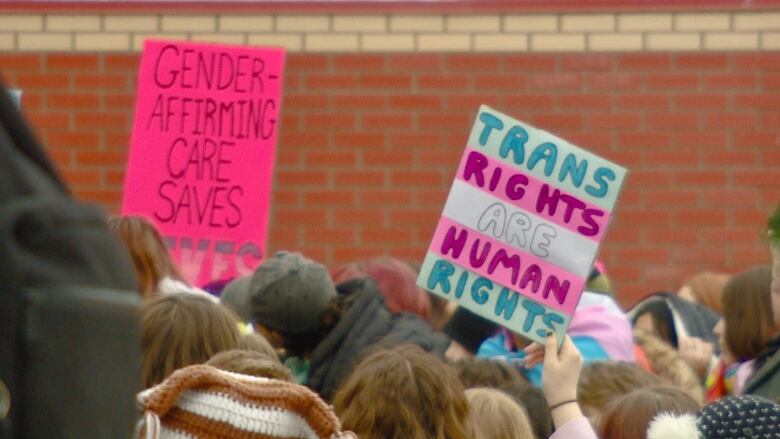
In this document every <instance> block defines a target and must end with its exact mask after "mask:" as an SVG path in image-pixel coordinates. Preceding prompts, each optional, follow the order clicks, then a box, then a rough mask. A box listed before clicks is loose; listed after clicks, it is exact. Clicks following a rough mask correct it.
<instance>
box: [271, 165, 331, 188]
mask: <svg viewBox="0 0 780 439" xmlns="http://www.w3.org/2000/svg"><path fill="white" fill-rule="evenodd" d="M328 181H329V178H328V173H327V172H325V171H314V170H306V171H292V170H283V169H280V170H279V171H278V172H277V173H276V183H277V184H279V186H280V187H296V186H325V185H327V184H328Z"/></svg>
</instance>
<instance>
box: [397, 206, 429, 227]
mask: <svg viewBox="0 0 780 439" xmlns="http://www.w3.org/2000/svg"><path fill="white" fill-rule="evenodd" d="M440 216H441V206H437V209H436V210H430V209H429V210H423V209H394V210H393V211H392V212H390V221H391V222H392V223H393V224H404V225H414V224H417V225H422V226H427V227H431V230H433V226H434V225H435V224H436V222H437V220H438V219H439V217H440Z"/></svg>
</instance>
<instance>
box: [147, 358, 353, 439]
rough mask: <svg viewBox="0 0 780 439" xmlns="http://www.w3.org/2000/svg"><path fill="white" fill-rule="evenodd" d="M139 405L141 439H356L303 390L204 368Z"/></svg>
mask: <svg viewBox="0 0 780 439" xmlns="http://www.w3.org/2000/svg"><path fill="white" fill-rule="evenodd" d="M137 399H138V403H139V405H140V407H141V409H142V410H143V412H144V417H143V420H142V421H141V423H139V428H138V432H137V433H138V434H137V437H139V438H144V439H183V438H209V439H210V438H225V439H227V438H245V439H270V438H300V439H347V438H355V439H356V438H357V436H355V435H354V434H353V433H349V432H342V431H341V424H340V422H339V420H338V418H337V417H336V415H335V414H334V413H333V410H332V409H331V407H330V406H328V405H327V404H326V403H325V402H324V401H322V399H320V397H319V396H317V394H316V393H314V392H313V391H311V390H309V389H308V388H306V387H304V386H301V385H297V384H292V383H288V382H285V381H279V380H274V379H268V378H257V377H251V376H247V375H239V374H235V373H231V372H226V371H223V370H219V369H216V368H214V367H211V366H206V365H196V366H189V367H186V368H183V369H180V370H177V371H176V372H174V373H173V374H172V375H171V376H169V377H168V378H167V379H166V380H165V381H163V382H162V383H160V384H159V385H157V386H155V387H152V388H150V389H147V390H145V391H143V392H141V393H139V394H138V398H137Z"/></svg>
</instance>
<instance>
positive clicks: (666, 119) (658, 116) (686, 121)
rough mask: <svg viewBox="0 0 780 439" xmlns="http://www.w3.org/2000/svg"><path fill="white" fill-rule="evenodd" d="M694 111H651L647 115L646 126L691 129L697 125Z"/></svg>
mask: <svg viewBox="0 0 780 439" xmlns="http://www.w3.org/2000/svg"><path fill="white" fill-rule="evenodd" d="M697 119H698V117H697V114H696V113H687V112H686V113H651V114H648V115H647V128H648V129H651V130H665V129H691V128H693V127H696V126H698V120H697Z"/></svg>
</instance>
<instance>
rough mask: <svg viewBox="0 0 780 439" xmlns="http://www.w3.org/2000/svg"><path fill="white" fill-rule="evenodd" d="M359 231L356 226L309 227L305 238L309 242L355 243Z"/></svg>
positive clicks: (305, 231) (304, 235)
mask: <svg viewBox="0 0 780 439" xmlns="http://www.w3.org/2000/svg"><path fill="white" fill-rule="evenodd" d="M356 236H357V232H356V231H355V228H354V227H324V228H322V227H317V228H307V229H305V230H304V233H303V240H304V242H306V243H307V244H339V245H343V244H345V243H355V237H356Z"/></svg>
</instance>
